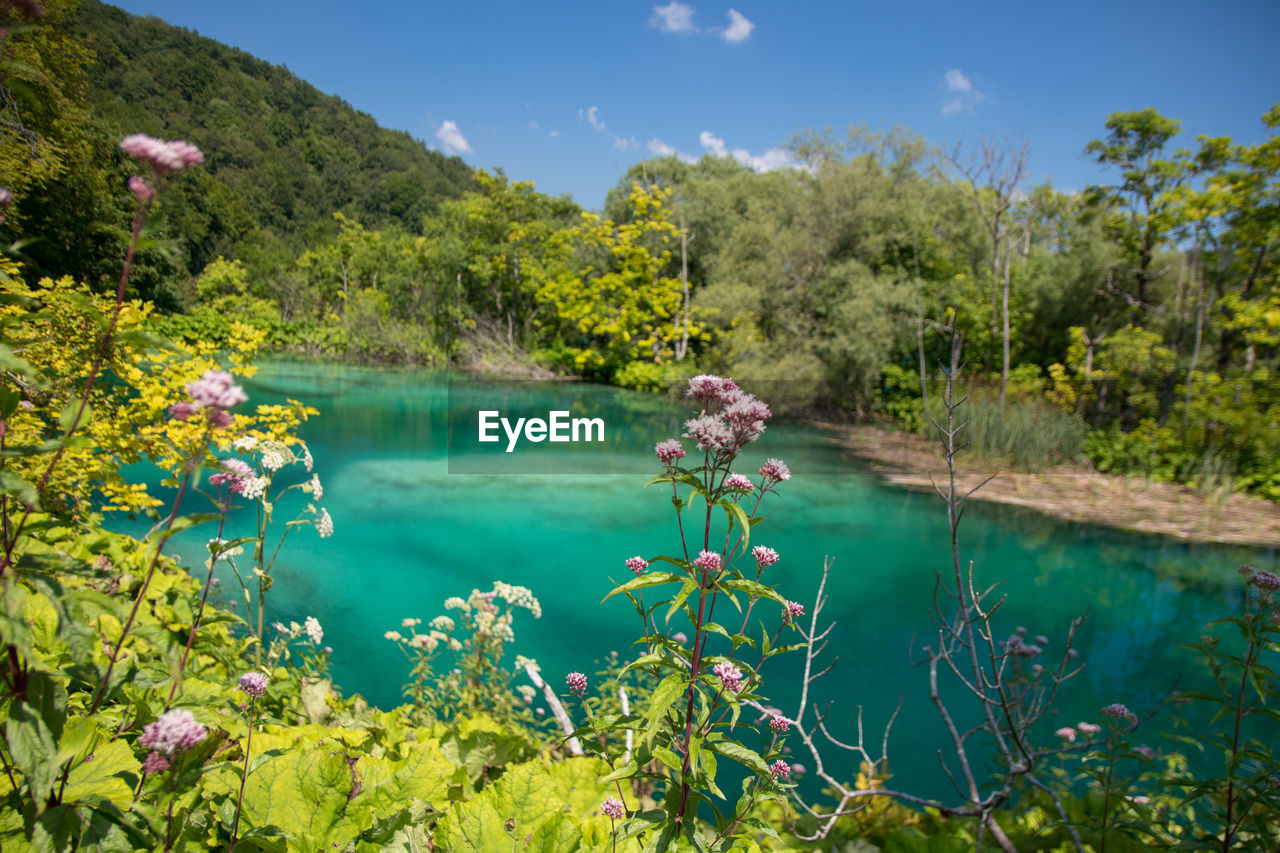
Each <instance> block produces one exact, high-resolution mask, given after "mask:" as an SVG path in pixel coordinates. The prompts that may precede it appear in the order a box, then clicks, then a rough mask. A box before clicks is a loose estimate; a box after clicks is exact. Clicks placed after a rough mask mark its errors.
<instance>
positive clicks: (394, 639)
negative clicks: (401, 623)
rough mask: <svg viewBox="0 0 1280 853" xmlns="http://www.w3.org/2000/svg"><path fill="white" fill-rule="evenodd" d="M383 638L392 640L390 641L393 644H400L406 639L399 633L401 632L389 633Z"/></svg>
mask: <svg viewBox="0 0 1280 853" xmlns="http://www.w3.org/2000/svg"><path fill="white" fill-rule="evenodd" d="M382 636H384V637H386V638H387V639H388V640H390V641H391V642H393V643H398V642H400V641H401V640H403V639H404V637H402V636H400V632H399V631H388V632H387V633H385V634H383V635H382Z"/></svg>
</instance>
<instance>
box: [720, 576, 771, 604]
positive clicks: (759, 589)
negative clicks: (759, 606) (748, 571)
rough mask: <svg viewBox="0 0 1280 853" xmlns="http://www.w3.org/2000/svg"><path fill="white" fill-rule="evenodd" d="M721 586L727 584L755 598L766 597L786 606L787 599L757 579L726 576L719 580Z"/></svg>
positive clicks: (730, 587)
mask: <svg viewBox="0 0 1280 853" xmlns="http://www.w3.org/2000/svg"><path fill="white" fill-rule="evenodd" d="M720 585H721V586H727V587H728V588H729V589H736V590H738V591H740V592H745V593H747V594H748V595H751V596H754V597H756V598H768V599H772V600H773V601H776V602H778V603H779V604H781V605H782V606H783V607H786V606H787V600H786V599H785V598H783V597H782V596H781V595H779V594H778V593H777V591H776V590H774V589H773V588H772V587H767V586H765V585H764V584H762V583H759V582H758V581H753V580H747V579H746V578H727V579H725V580H723V581H721V582H720Z"/></svg>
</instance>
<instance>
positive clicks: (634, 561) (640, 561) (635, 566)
mask: <svg viewBox="0 0 1280 853" xmlns="http://www.w3.org/2000/svg"><path fill="white" fill-rule="evenodd" d="M627 568H628V569H630V570H631V571H633V572H635V575H636V577H640V575H642V574H644V570H645V569H647V568H649V561H648V560H646V559H645V558H644V557H628V558H627Z"/></svg>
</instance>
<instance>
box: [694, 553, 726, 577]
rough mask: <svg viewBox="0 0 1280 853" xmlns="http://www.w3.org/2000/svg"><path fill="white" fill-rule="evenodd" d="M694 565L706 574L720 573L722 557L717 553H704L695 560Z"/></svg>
mask: <svg viewBox="0 0 1280 853" xmlns="http://www.w3.org/2000/svg"><path fill="white" fill-rule="evenodd" d="M693 565H694V566H695V567H696V568H699V569H702V570H703V571H704V572H718V571H720V555H719V554H717V553H716V552H715V551H703V552H702V553H701V554H699V555H698V556H697V557H695V558H694V560H693Z"/></svg>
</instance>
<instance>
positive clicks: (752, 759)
mask: <svg viewBox="0 0 1280 853" xmlns="http://www.w3.org/2000/svg"><path fill="white" fill-rule="evenodd" d="M707 749H710V750H712V751H713V752H717V753H719V754H720V755H723V756H724V757H725V758H732V759H733V760H734V761H736V762H738V763H739V764H741V765H743V766H745V767H747V768H748V769H750V770H753V771H754V772H756V773H759V774H760V775H762V776H768V775H769V765H768V764H766V763H765V760H764V759H763V758H761V757H760V754H759V753H758V752H756V751H755V750H752V749H748V748H747V747H745V746H743V745H742V744H740V743H737V742H735V741H731V740H718V741H711V742H708V743H707Z"/></svg>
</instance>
